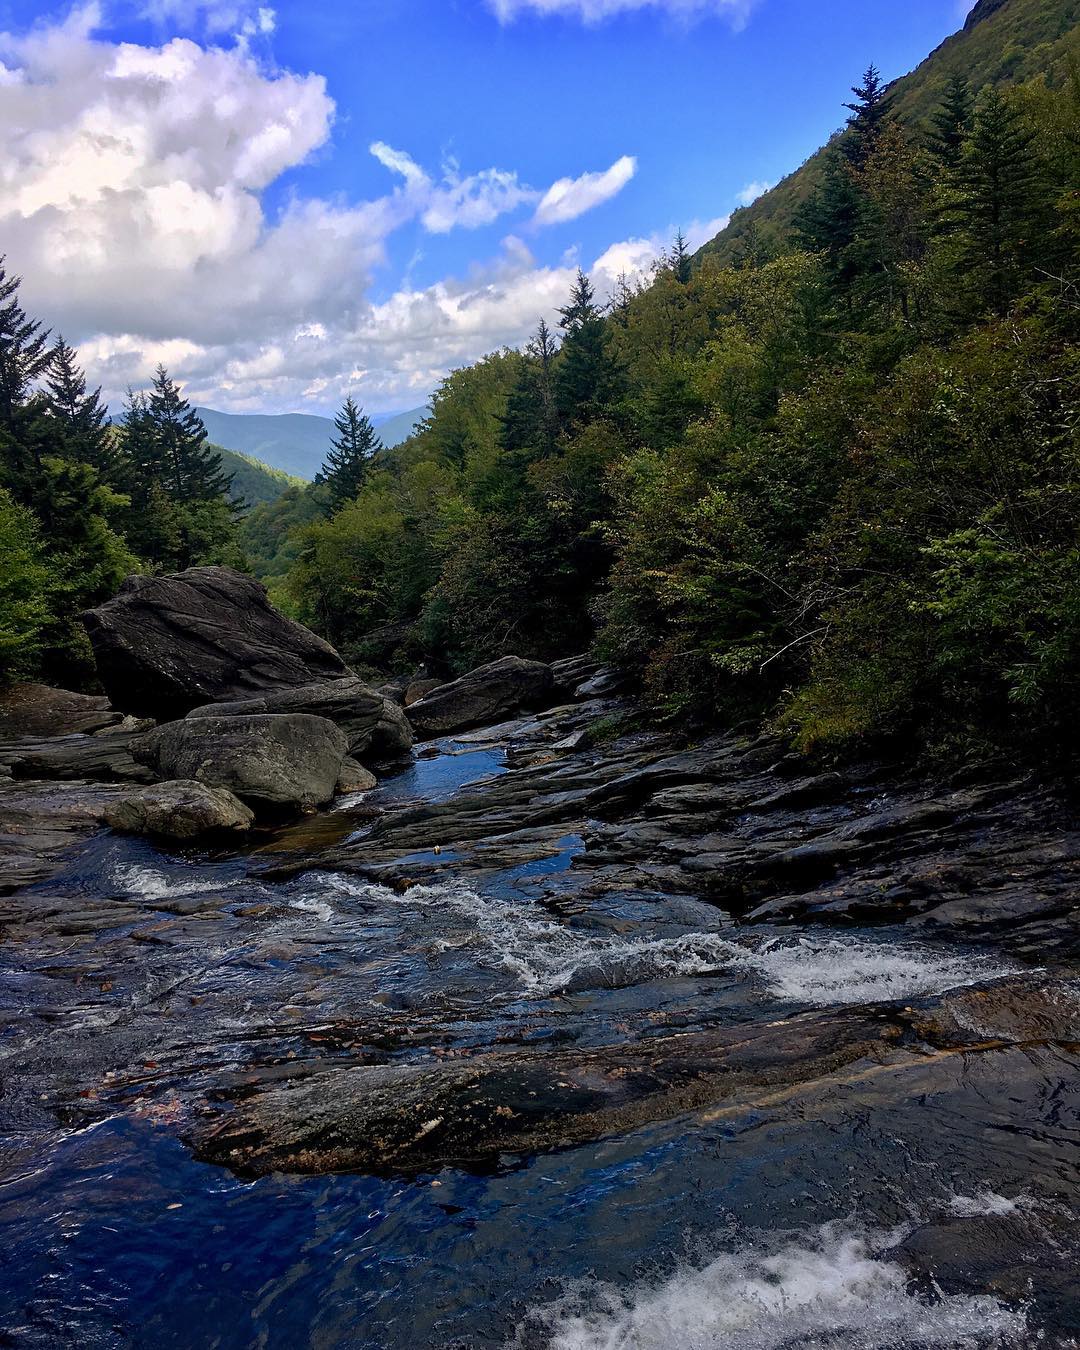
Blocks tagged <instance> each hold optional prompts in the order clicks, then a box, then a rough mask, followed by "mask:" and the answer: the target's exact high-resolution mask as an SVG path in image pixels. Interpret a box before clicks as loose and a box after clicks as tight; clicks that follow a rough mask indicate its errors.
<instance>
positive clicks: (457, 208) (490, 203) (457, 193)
mask: <svg viewBox="0 0 1080 1350" xmlns="http://www.w3.org/2000/svg"><path fill="white" fill-rule="evenodd" d="M371 153H372V154H373V155H374V156H375V158H376V159H377V160H378V161H379V163H380V164H382V165H383V166H384V168H387V169H389V170H390V171H391V173H396V174H399V175H400V176H401V177H402V178H403V179H404V180H405V185H406V187H407V188H408V189H409V191H410V192H411V193H412V194H413V198H414V200H415V201H416V204H417V208H418V212H419V215H420V220H421V222H422V224H423V226H424V229H425V230H428V231H429V232H430V233H431V234H448V233H449V232H450V231H451V230H453V229H457V228H459V227H460V228H463V229H467V230H475V229H478V228H479V227H480V226H481V225H490V224H491V223H492V222H493V221H495V220H498V218H499V216H501V215H504V214H505V213H506V212H507V211H514V210H516V209H517V207H519V206H521V205H523V204H526V203H531V202H534V201H536V200H537V198H538V197H539V196H540V194H539V193H538V192H536V191H535V190H534V189H533V188H530V187H527V186H526V185H525V184H524V183H520V182H519V181H518V176H517V174H516V173H512V172H509V171H508V170H505V169H482V170H481V171H480V172H479V173H474V174H469V175H467V176H466V177H464V178H463V177H462V176H461V174H460V173H459V171H458V166H457V165H456V164H455V163H450V164H447V165H446V166H445V169H444V172H443V177H442V181H441V182H438V183H436V182H433V181H432V179H431V177H430V176H429V174H428V173H427V172H426V171H425V170H424V169H422V168H421V167H420V165H419V164H417V163H416V161H415V160H414V159H413V158H412V156H411V155H407V154H406V153H405V152H404V151H403V150H395V149H394V148H393V147H392V146H389V145H387V144H386V143H385V141H375V142H374V143H373V144H372V146H371Z"/></svg>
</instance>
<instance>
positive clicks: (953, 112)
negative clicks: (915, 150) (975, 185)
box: [929, 74, 974, 172]
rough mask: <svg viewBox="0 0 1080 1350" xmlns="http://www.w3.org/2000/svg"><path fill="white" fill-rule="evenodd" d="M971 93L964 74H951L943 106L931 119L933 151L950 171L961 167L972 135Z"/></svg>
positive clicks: (942, 100) (930, 140)
mask: <svg viewBox="0 0 1080 1350" xmlns="http://www.w3.org/2000/svg"><path fill="white" fill-rule="evenodd" d="M973 106H974V105H973V101H972V97H971V90H970V89H969V88H968V83H967V80H965V79H964V77H963V76H962V75H956V74H954V75H950V76H949V82H948V84H947V85H946V86H945V93H944V95H943V96H942V99H941V105H940V106H939V108H938V110H937V111H936V112H935V113H934V115H933V117H932V118H931V119H930V136H929V144H930V151H931V153H932V154H933V155H934V158H935V159H936V160H937V161H938V163H939V164H941V165H942V167H943V168H945V169H946V170H947V171H949V172H952V171H954V170H955V169H956V168H957V167H958V166H959V164H960V157H961V155H962V154H963V150H964V142H965V141H966V140H967V138H968V136H969V135H970V134H971V119H972V112H973Z"/></svg>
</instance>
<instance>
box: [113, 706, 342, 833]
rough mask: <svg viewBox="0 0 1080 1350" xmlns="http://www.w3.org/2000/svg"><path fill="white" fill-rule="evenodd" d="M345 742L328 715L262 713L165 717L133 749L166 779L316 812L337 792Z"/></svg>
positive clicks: (259, 804) (258, 803)
mask: <svg viewBox="0 0 1080 1350" xmlns="http://www.w3.org/2000/svg"><path fill="white" fill-rule="evenodd" d="M347 748H348V740H347V738H346V736H345V733H344V732H343V731H342V730H341V728H340V727H337V726H335V725H334V723H333V722H330V721H328V720H327V719H326V718H325V717H312V716H310V715H309V714H307V713H282V714H273V713H261V714H254V715H251V714H248V715H244V716H239V717H201V718H191V719H184V720H181V721H177V722H167V723H166V724H165V725H164V726H160V727H156V728H155V729H154V730H153V731H150V732H147V733H146V735H144V736H140V737H137V738H136V739H135V740H134V741H133V742H132V746H131V751H132V754H133V755H134V756H135V758H136V759H137V760H138V761H139V762H140V763H142V764H146V765H148V766H149V767H150V768H151V769H153V770H154V771H155V772H156V773H157V774H158V775H159V777H161V778H167V779H177V778H184V779H194V780H196V781H197V782H199V783H206V784H208V785H209V786H211V787H224V788H228V789H229V791H230V792H233V793H235V794H236V796H237V797H239V798H240V799H241V800H242V801H245V802H247V803H248V804H249V805H252V806H254V807H255V809H256V810H259V809H266V808H269V809H300V810H310V809H312V808H313V807H316V806H321V805H322V804H323V803H324V802H328V801H329V800H330V798H331V797H332V796H333V795H334V791H335V789H336V787H337V782H338V777H339V775H340V773H341V765H342V761H343V760H344V758H345V752H346V750H347Z"/></svg>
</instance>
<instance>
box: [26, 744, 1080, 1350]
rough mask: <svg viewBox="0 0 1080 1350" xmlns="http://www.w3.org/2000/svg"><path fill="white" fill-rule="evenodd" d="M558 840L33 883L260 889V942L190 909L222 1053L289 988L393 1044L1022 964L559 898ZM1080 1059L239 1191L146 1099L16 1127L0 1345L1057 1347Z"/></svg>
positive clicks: (870, 993) (738, 1018)
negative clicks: (266, 877)
mask: <svg viewBox="0 0 1080 1350" xmlns="http://www.w3.org/2000/svg"><path fill="white" fill-rule="evenodd" d="M501 767H502V764H501V758H500V756H499V754H498V752H496V751H492V750H490V749H487V750H478V751H470V752H469V753H468V754H464V755H460V756H452V755H448V754H442V755H438V756H436V757H435V758H434V759H431V760H427V761H424V760H421V761H419V762H418V764H417V765H416V766H415V767H414V769H413V770H411V771H410V775H409V776H408V777H405V778H403V779H400V780H398V781H397V782H396V783H391V784H390V785H388V786H387V787H384V788H381V789H380V792H382V793H384V794H386V796H387V797H392V796H395V795H396V798H397V799H398V800H400V799H402V798H412V797H416V798H424V797H433V796H437V795H438V794H449V793H452V792H453V791H455V790H456V789H457V788H458V787H460V785H461V784H463V783H465V782H468V781H471V780H472V779H474V778H476V777H479V776H483V775H487V774H492V773H498V772H499V771H500V769H501ZM580 848H581V841H580V840H579V839H578V838H577V837H575V836H572V835H571V836H567V837H566V838H565V839H563V840H561V841H560V844H559V851H558V853H557V854H556V856H555V857H553V858H548V859H546V860H544V862H543V863H542V864H535V863H531V864H527V865H525V866H524V867H522V868H518V869H510V870H507V871H505V872H503V873H499V874H496V875H493V876H492V875H488V876H485V877H484V879H483V880H482V881H480V882H478V881H476V880H475V878H473V879H470V878H467V877H466V878H464V879H462V880H460V881H447V882H440V884H438V885H428V886H416V887H413V888H412V889H409V890H407V891H404V892H400V893H399V892H397V891H395V890H391V889H388V888H386V887H383V886H381V885H377V884H374V883H372V882H370V881H364V880H360V879H357V878H356V877H352V876H343V875H336V874H331V873H320V872H309V873H307V874H305V875H302V876H299V877H297V878H295V879H294V880H292V881H289V882H285V883H281V884H271V883H269V882H266V881H261V880H259V879H258V877H257V876H255V875H253V872H252V869H251V867H250V866H249V861H248V860H246V859H242V858H225V859H218V860H208V859H206V858H202V859H192V858H178V857H170V856H169V855H167V854H163V853H160V852H158V851H156V850H155V849H153V848H151V847H150V846H149V845H147V844H145V843H141V842H136V841H129V840H123V839H119V838H114V837H111V836H103V837H101V838H99V839H98V840H96V841H94V842H93V843H92V844H91V845H90V846H89V847H88V848H86V849H85V850H83V852H82V853H81V854H80V856H79V857H78V859H76V860H75V862H73V864H72V865H71V867H70V869H69V871H68V873H67V874H66V875H64V876H61V877H60V878H55V879H53V881H51V882H50V883H49V887H50V888H51V890H52V891H53V892H56V891H58V890H59V889H61V888H63V887H65V886H66V887H69V888H81V890H83V891H84V892H86V893H87V894H91V895H94V896H99V897H102V898H106V897H107V898H108V900H109V903H115V904H116V905H117V906H123V905H124V903H125V899H131V898H135V899H138V900H140V901H141V902H148V903H152V904H155V905H160V906H162V908H163V909H167V908H168V907H170V906H171V910H172V912H174V913H175V912H182V913H187V912H191V913H194V914H195V915H196V916H197V915H198V913H199V906H200V905H201V903H202V902H203V900H204V899H209V898H213V899H214V901H215V903H216V905H217V906H218V908H217V910H216V911H215V913H217V914H224V915H225V916H226V917H227V916H228V915H230V914H233V913H240V912H243V911H246V912H250V911H251V910H252V907H259V906H265V907H270V908H271V909H272V917H271V919H269V920H268V921H267V924H266V926H265V927H264V929H262V930H260V931H261V933H262V936H261V937H260V938H259V940H258V942H253V940H252V939H251V938H250V936H249V935H248V936H244V937H243V938H242V939H237V938H236V937H235V936H233V935H232V930H231V929H229V928H228V927H227V926H226V927H225V928H220V927H218V926H216V923H215V922H212V921H209V920H208V921H207V922H206V924H205V928H206V934H207V937H206V942H205V945H204V947H203V949H202V950H201V951H200V955H199V963H198V965H197V967H195V966H192V967H191V968H185V969H184V972H183V994H184V997H185V999H186V1000H188V1002H189V1003H190V1004H191V1006H192V1007H193V1008H198V1009H199V1010H200V1011H199V1013H198V1015H199V1016H201V1017H203V1018H204V1019H205V1021H204V1022H202V1023H196V1024H195V1027H194V1029H193V1030H192V1032H191V1036H192V1040H193V1041H194V1040H195V1039H197V1038H198V1037H201V1036H214V1037H218V1038H220V1039H221V1041H222V1042H223V1043H224V1042H229V1043H230V1046H231V1049H230V1054H233V1055H235V1056H236V1057H237V1059H242V1058H243V1056H244V1055H245V1054H252V1053H254V1051H252V1050H251V1048H250V1047H251V1045H252V1044H253V1043H255V1042H257V1041H258V1040H259V1037H260V1036H263V1035H271V1034H273V1035H274V1036H275V1037H278V1038H279V1039H280V1038H281V1037H283V1036H284V1035H285V1034H286V1033H285V1032H284V1031H283V1030H282V1025H283V1024H284V1023H287V1022H288V1019H289V1017H290V1016H291V1015H292V1014H293V1013H294V1012H295V1011H296V1010H299V1012H300V1014H301V1016H300V1017H299V1018H298V1025H302V1026H303V1027H304V1028H305V1029H306V1031H307V1032H309V1033H310V1031H311V1027H312V1026H313V1025H315V1024H317V1023H319V1021H320V1019H322V1020H325V1021H331V1020H332V1021H334V1022H335V1024H336V1023H340V1022H341V1021H343V1020H345V1019H349V1018H351V1019H353V1020H354V1021H355V1022H356V1023H357V1024H358V1025H360V1024H362V1025H364V1026H367V1027H372V1026H377V1027H378V1029H379V1036H380V1037H381V1044H382V1046H383V1049H384V1052H385V1054H386V1056H388V1057H389V1058H390V1059H392V1060H401V1059H408V1058H410V1057H419V1056H421V1055H425V1054H428V1053H430V1052H431V1050H432V1047H433V1046H434V1047H436V1051H437V1053H438V1054H440V1055H442V1056H444V1057H451V1058H452V1057H454V1056H468V1055H469V1054H470V1053H472V1052H473V1051H474V1050H476V1049H477V1048H478V1047H490V1046H492V1045H495V1044H504V1043H505V1044H514V1045H537V1046H545V1045H554V1046H575V1047H603V1046H606V1045H609V1044H610V1045H614V1044H622V1043H626V1042H628V1041H647V1040H648V1039H649V1038H650V1037H652V1036H654V1035H656V1034H658V1033H659V1031H661V1030H663V1031H664V1032H666V1033H670V1032H671V1031H672V1029H673V1028H674V1029H678V1028H685V1029H687V1030H696V1029H701V1028H708V1027H716V1026H724V1025H731V1024H756V1023H773V1022H777V1021H779V1020H781V1019H784V1018H788V1017H791V1016H793V1015H796V1014H798V1013H799V1012H801V1011H804V1010H806V1009H811V1008H825V1009H827V1008H832V1007H852V1006H854V1005H861V1004H867V1003H874V1002H877V1001H882V1000H894V999H909V998H910V999H914V998H917V997H919V996H922V995H927V994H934V993H938V992H941V991H945V990H948V989H955V988H957V987H962V986H968V985H972V984H975V983H976V982H980V981H985V980H990V979H994V978H996V977H999V976H1002V975H1005V974H1006V973H1008V970H1009V968H1010V967H1009V962H1008V960H1006V959H1003V957H1002V956H1001V954H1000V953H994V954H987V953H983V952H980V951H977V950H962V949H958V948H957V947H956V946H949V947H934V946H929V945H923V944H920V943H917V942H913V941H909V940H907V939H905V938H901V937H899V936H898V935H897V934H896V933H889V932H887V931H881V930H876V931H865V932H860V931H857V930H853V931H847V932H844V933H843V934H842V935H839V936H838V935H836V934H826V935H820V934H817V933H814V932H812V931H808V930H803V931H801V932H798V931H793V930H770V929H768V928H757V929H746V930H743V929H739V928H737V927H735V926H733V924H732V923H731V921H730V920H729V918H728V917H727V916H726V915H725V914H724V913H723V912H722V911H720V910H718V909H716V908H713V907H711V906H708V905H705V904H702V903H698V902H696V901H693V900H689V899H686V898H676V897H662V896H642V895H623V896H618V895H616V896H611V895H607V896H605V897H603V898H601V899H597V900H595V901H592V902H584V901H582V900H581V899H580V897H578V896H575V897H574V898H573V900H572V901H571V900H569V899H568V900H567V901H566V903H560V901H559V898H558V889H557V885H556V886H554V887H553V884H552V879H553V878H555V879H557V878H558V876H559V874H560V872H563V871H565V870H566V869H567V868H569V867H570V866H571V864H572V861H573V858H574V856H575V854H576V853H577V852H578V851H579V850H580ZM193 922H194V920H193ZM245 931H246V930H245ZM111 940H112V935H110V934H105V935H103V937H102V938H101V941H102V942H106V941H111ZM65 959H66V958H65V956H64V954H63V953H62V952H61V953H59V954H57V955H56V956H55V958H53V964H52V967H50V969H51V970H52V971H53V973H54V974H55V969H56V968H58V967H62V965H63V961H64V960H65ZM161 959H162V961H163V962H166V963H167V961H168V960H171V959H173V958H172V957H170V956H168V954H166V955H165V956H163V957H162V958H161ZM165 968H166V967H162V969H165ZM141 970H142V973H140V974H138V975H137V976H132V978H131V985H130V988H127V987H125V989H124V994H123V997H124V1000H125V1002H126V1006H128V1007H130V1008H132V1009H135V1008H138V1007H141V1006H143V1004H144V1003H145V1001H146V1000H147V999H148V998H150V997H152V996H153V997H157V995H158V991H157V986H155V987H154V988H153V989H152V988H151V987H150V982H151V979H152V978H153V979H158V978H159V974H160V973H159V974H153V971H157V970H158V968H157V967H153V968H151V967H150V966H147V967H145V968H141ZM147 971H150V972H151V974H147V973H146V972H147ZM9 973H10V977H11V978H10V981H7V983H8V987H9V989H10V990H12V991H13V992H12V993H11V994H10V998H12V999H13V1000H18V999H19V998H22V997H26V998H28V999H30V1000H31V1002H32V1001H33V999H34V998H35V997H37V995H36V994H35V993H34V988H35V987H36V986H34V987H31V984H30V983H26V984H25V986H24V985H23V984H20V983H19V980H21V979H23V976H22V975H19V974H18V973H17V972H16V971H15V970H14V969H13V970H12V971H11V972H9ZM116 978H117V979H120V978H121V976H120V975H119V974H118V975H117V977H116ZM170 997H172V995H170ZM96 1006H97V1005H95V1007H96ZM172 1007H173V1005H172V1004H166V1005H165V1006H164V1007H163V1009H162V1014H163V1017H164V1015H165V1013H166V1012H168V1011H169V1010H170V1009H171V1008H172ZM84 1015H85V1016H86V1017H88V1018H89V1017H90V1013H89V1012H86V1013H84ZM94 1015H96V1016H99V1017H100V1016H101V1014H100V1013H96V1014H94ZM191 1015H192V1016H194V1015H195V1014H191ZM61 1021H62V1019H61ZM88 1025H89V1024H88ZM101 1034H104V1033H101ZM87 1035H88V1040H87V1042H86V1044H87V1047H88V1049H87V1054H88V1055H90V1056H92V1055H93V1034H92V1029H91V1030H89V1031H88V1032H87ZM309 1039H310V1036H309ZM281 1043H282V1044H283V1045H284V1044H286V1043H287V1042H286V1041H284V1040H282V1041H281ZM297 1044H298V1045H299V1044H300V1041H299V1040H298V1041H297ZM40 1047H41V1054H42V1055H43V1056H46V1057H47V1056H48V1054H49V1042H48V1036H47V1035H46V1036H43V1037H42V1038H41V1040H40ZM301 1052H302V1051H301ZM191 1056H192V1059H195V1058H197V1053H196V1052H195V1051H192V1052H191ZM1078 1084H1080V1076H1078V1075H1077V1063H1076V1059H1075V1058H1074V1056H1073V1055H1072V1053H1071V1052H1070V1051H1069V1050H1068V1049H1066V1048H1062V1047H1060V1046H1058V1047H1053V1048H1051V1047H1049V1046H1044V1045H1035V1044H1032V1045H1030V1046H1016V1047H1014V1048H1011V1049H1004V1050H1001V1051H999V1052H997V1053H995V1054H974V1053H972V1054H956V1055H950V1056H942V1055H934V1054H930V1053H928V1054H927V1055H926V1058H925V1063H924V1064H916V1065H914V1066H912V1065H910V1064H907V1065H905V1066H902V1067H901V1066H898V1065H896V1066H891V1065H889V1064H888V1063H885V1064H877V1065H867V1066H865V1072H861V1071H856V1072H853V1073H847V1074H845V1075H838V1076H834V1077H828V1076H826V1077H825V1078H822V1079H820V1080H818V1081H816V1082H814V1083H811V1084H808V1085H803V1086H802V1087H800V1088H798V1089H797V1090H794V1089H793V1090H792V1091H790V1092H784V1091H777V1092H775V1093H773V1094H772V1095H771V1096H769V1097H766V1098H759V1099H756V1100H754V1101H750V1102H745V1103H739V1102H737V1101H736V1102H734V1103H732V1102H727V1103H725V1104H723V1105H719V1106H715V1107H709V1108H705V1109H701V1108H698V1109H694V1110H691V1111H686V1112H683V1113H681V1114H678V1115H675V1116H674V1117H673V1118H670V1119H665V1120H663V1121H660V1122H656V1123H652V1124H646V1125H643V1126H640V1127H639V1128H636V1129H633V1130H630V1131H629V1132H627V1133H624V1134H621V1135H618V1136H614V1137H605V1138H601V1139H599V1140H598V1141H593V1142H590V1143H588V1144H585V1145H578V1146H574V1147H565V1148H562V1149H557V1150H554V1151H549V1152H545V1153H541V1154H539V1155H535V1156H520V1155H513V1154H507V1155H504V1156H503V1157H501V1158H499V1159H497V1160H494V1161H492V1162H491V1163H490V1164H489V1165H486V1166H483V1167H480V1166H474V1167H470V1168H464V1167H442V1168H439V1169H438V1170H437V1171H433V1172H429V1173H423V1174H421V1175H407V1176H406V1175H400V1176H393V1175H390V1176H371V1175H333V1176H322V1177H298V1176H288V1175H271V1176H268V1177H264V1178H262V1179H259V1180H255V1181H250V1180H242V1179H238V1178H237V1177H236V1176H234V1175H233V1174H231V1173H230V1172H228V1171H226V1170H224V1169H222V1168H219V1167H215V1166H211V1165H208V1164H204V1163H200V1162H198V1161H196V1160H195V1159H194V1158H193V1156H192V1154H191V1153H190V1151H189V1150H188V1149H187V1148H186V1147H185V1146H184V1144H183V1143H181V1142H180V1141H179V1139H178V1137H177V1135H176V1133H175V1131H173V1130H170V1128H169V1127H168V1121H167V1120H163V1119H162V1118H160V1117H155V1116H154V1115H153V1113H147V1114H144V1115H140V1114H139V1113H137V1112H131V1111H123V1110H118V1111H117V1112H116V1113H114V1114H108V1115H106V1116H105V1117H104V1118H102V1119H96V1120H93V1121H92V1122H91V1123H89V1124H83V1123H78V1122H76V1123H74V1124H71V1125H69V1126H68V1127H66V1128H63V1127H60V1126H56V1127H53V1128H50V1129H48V1130H43V1129H41V1128H40V1127H36V1126H35V1127H34V1128H31V1127H29V1126H28V1127H27V1128H26V1129H25V1130H15V1131H13V1132H12V1134H11V1135H10V1136H9V1137H8V1138H7V1139H5V1140H4V1141H3V1142H2V1145H0V1147H2V1148H3V1154H2V1156H0V1181H2V1184H0V1230H2V1231H3V1233H4V1258H3V1261H2V1264H0V1307H2V1310H3V1314H2V1317H0V1344H9V1345H14V1346H28V1347H29V1346H35V1347H37V1346H41V1347H53V1346H69V1345H70V1346H78V1347H86V1348H87V1350H91V1348H96V1347H113V1346H115V1347H122V1346H153V1347H155V1350H164V1348H165V1347H171V1346H177V1347H180V1346H183V1347H191V1346H200V1347H202V1346H207V1347H222V1348H223V1350H225V1348H229V1350H231V1348H233V1347H247V1346H258V1347H274V1348H275V1350H277V1348H280V1350H295V1348H296V1347H304V1346H311V1347H350V1348H355V1350H366V1348H367V1347H371V1348H372V1350H374V1348H375V1347H393V1350H406V1348H407V1347H425V1346H439V1347H444V1346H445V1347H454V1346H460V1347H489V1346H491V1347H497V1346H517V1347H523V1348H535V1350H541V1347H547V1348H548V1350H616V1348H618V1350H667V1347H679V1348H680V1350H781V1348H783V1350H795V1348H796V1347H799V1348H800V1350H802V1348H807V1347H828V1348H829V1350H832V1348H833V1347H835V1348H836V1350H840V1348H841V1347H845V1348H849V1347H850V1348H853V1350H854V1348H858V1350H877V1348H879V1347H880V1348H885V1350H887V1348H888V1347H897V1348H898V1350H900V1348H903V1350H908V1348H910V1350H917V1348H920V1347H927V1348H929V1347H934V1348H935V1350H936V1348H937V1347H947V1346H948V1347H953V1346H955V1347H971V1348H973V1350H974V1348H975V1347H1010V1348H1016V1350H1019V1348H1021V1347H1027V1346H1033V1345H1044V1346H1047V1347H1065V1346H1071V1345H1080V1274H1077V1273H1075V1271H1076V1266H1075V1250H1076V1246H1075V1242H1074V1239H1073V1238H1072V1230H1073V1227H1074V1224H1075V1220H1076V1217H1077V1215H1076V1210H1075V1198H1076V1182H1077V1175H1076V1166H1077V1160H1078V1157H1080V1148H1078V1146H1080V1130H1078V1128H1077V1106H1078V1092H1077V1087H1078ZM958 1253H959V1255H958Z"/></svg>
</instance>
